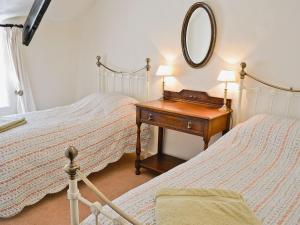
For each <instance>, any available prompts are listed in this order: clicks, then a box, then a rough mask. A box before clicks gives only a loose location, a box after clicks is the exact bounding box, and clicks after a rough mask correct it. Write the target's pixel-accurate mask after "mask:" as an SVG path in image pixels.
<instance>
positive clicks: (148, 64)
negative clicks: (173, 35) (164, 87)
mask: <svg viewBox="0 0 300 225" xmlns="http://www.w3.org/2000/svg"><path fill="white" fill-rule="evenodd" d="M150 62H151V59H150V58H146V63H147V65H146V70H147V71H148V72H149V71H150V69H151V66H150Z"/></svg>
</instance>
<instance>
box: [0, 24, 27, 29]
mask: <svg viewBox="0 0 300 225" xmlns="http://www.w3.org/2000/svg"><path fill="white" fill-rule="evenodd" d="M0 27H18V28H23V24H0Z"/></svg>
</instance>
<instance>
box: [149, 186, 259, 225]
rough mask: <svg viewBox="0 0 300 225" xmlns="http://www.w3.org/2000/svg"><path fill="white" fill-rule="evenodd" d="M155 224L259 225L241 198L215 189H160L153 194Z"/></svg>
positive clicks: (233, 193) (238, 195)
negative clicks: (154, 196)
mask: <svg viewBox="0 0 300 225" xmlns="http://www.w3.org/2000/svg"><path fill="white" fill-rule="evenodd" d="M155 216H156V223H157V224H158V225H241V224H243V225H261V224H262V223H261V222H260V221H259V220H258V219H257V218H256V216H255V215H254V213H253V212H252V211H251V210H250V209H249V207H248V206H247V204H246V202H245V200H244V199H243V197H242V196H241V195H240V194H238V193H235V192H233V191H227V190H218V189H170V188H166V189H162V190H160V191H158V192H157V194H156V207H155Z"/></svg>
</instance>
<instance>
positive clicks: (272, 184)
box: [82, 115, 300, 225]
mask: <svg viewBox="0 0 300 225" xmlns="http://www.w3.org/2000/svg"><path fill="white" fill-rule="evenodd" d="M299 161H300V121H299V120H293V119H287V118H280V117H276V116H271V115H257V116H255V117H253V118H251V119H250V120H248V121H246V122H244V123H243V124H240V125H238V126H237V127H236V128H234V129H233V130H231V131H230V132H229V133H228V134H227V135H226V136H224V137H223V138H221V139H219V140H218V141H217V142H216V143H215V144H214V145H212V146H211V147H210V148H209V149H207V151H205V152H204V153H201V154H199V155H198V156H196V157H195V158H193V159H191V160H190V161H188V162H187V163H185V164H182V165H180V166H178V167H176V168H174V169H173V170H171V171H169V172H167V173H165V174H163V175H161V176H159V177H156V178H155V179H153V180H151V181H149V182H148V183H146V184H144V185H142V186H140V187H137V188H136V189H133V190H131V191H129V192H128V193H126V194H125V195H123V196H121V197H119V198H118V199H116V200H115V201H114V202H115V203H117V204H118V205H119V206H120V207H121V208H122V209H124V210H125V211H126V212H127V213H129V214H130V215H132V216H134V217H135V218H137V219H138V220H139V221H141V222H143V224H146V223H149V224H155V215H154V207H155V203H154V196H155V193H156V192H157V191H158V190H159V189H161V188H165V187H172V188H218V189H227V190H233V191H237V192H239V193H241V194H242V195H243V196H244V198H245V199H246V201H247V204H248V205H249V207H250V208H251V209H252V210H253V212H254V213H255V214H256V215H257V216H258V218H260V219H261V220H262V221H263V224H265V225H296V224H300V162H299ZM107 210H108V211H110V210H109V209H107ZM110 213H112V212H110ZM112 214H113V215H115V214H114V213H112ZM93 222H94V217H93V216H90V217H88V218H87V219H86V220H85V221H84V222H83V223H82V224H84V225H87V224H94V223H93ZM102 222H103V224H110V223H109V222H108V221H106V220H105V219H104V220H103V221H102ZM199 224H201V223H200V221H199Z"/></svg>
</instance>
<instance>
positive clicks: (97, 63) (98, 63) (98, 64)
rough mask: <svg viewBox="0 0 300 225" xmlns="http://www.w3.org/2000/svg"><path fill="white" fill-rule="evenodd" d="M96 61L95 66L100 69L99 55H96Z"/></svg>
mask: <svg viewBox="0 0 300 225" xmlns="http://www.w3.org/2000/svg"><path fill="white" fill-rule="evenodd" d="M96 59H97V62H96V65H97V66H98V67H100V66H101V62H100V60H101V57H100V56H99V55H97V57H96Z"/></svg>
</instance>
